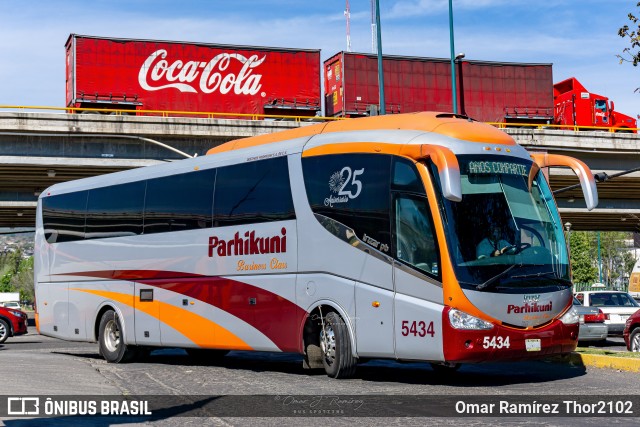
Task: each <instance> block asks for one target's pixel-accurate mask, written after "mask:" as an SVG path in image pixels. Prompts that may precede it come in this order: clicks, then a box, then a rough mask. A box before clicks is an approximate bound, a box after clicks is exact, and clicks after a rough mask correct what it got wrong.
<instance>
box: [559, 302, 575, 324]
mask: <svg viewBox="0 0 640 427" xmlns="http://www.w3.org/2000/svg"><path fill="white" fill-rule="evenodd" d="M560 321H561V322H562V323H564V324H565V325H575V324H576V323H578V322H579V321H580V316H579V315H578V310H576V308H575V307H573V306H572V307H571V308H570V309H569V311H567V312H566V313H565V314H563V315H562V317H561V318H560Z"/></svg>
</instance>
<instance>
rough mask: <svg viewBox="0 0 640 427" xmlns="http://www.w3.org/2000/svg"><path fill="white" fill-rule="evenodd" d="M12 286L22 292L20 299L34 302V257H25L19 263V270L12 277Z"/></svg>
mask: <svg viewBox="0 0 640 427" xmlns="http://www.w3.org/2000/svg"><path fill="white" fill-rule="evenodd" d="M10 283H11V286H12V287H13V289H14V292H15V291H18V292H20V301H27V302H29V303H31V302H33V300H34V297H35V288H34V285H33V257H29V258H26V259H25V258H23V259H21V260H20V263H19V265H18V271H17V272H16V274H14V275H13V276H12V277H11V282H10Z"/></svg>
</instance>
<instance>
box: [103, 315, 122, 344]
mask: <svg viewBox="0 0 640 427" xmlns="http://www.w3.org/2000/svg"><path fill="white" fill-rule="evenodd" d="M104 332H105V333H104V345H105V347H107V350H109V351H110V352H114V351H117V350H118V347H119V346H120V329H119V328H118V322H116V321H115V320H109V322H108V323H107V325H106V326H105V328H104Z"/></svg>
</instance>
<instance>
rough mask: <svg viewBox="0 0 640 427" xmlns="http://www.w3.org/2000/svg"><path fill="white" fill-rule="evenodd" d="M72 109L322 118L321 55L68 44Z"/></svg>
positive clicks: (131, 43)
mask: <svg viewBox="0 0 640 427" xmlns="http://www.w3.org/2000/svg"><path fill="white" fill-rule="evenodd" d="M66 59H67V67H66V73H67V74H66V75H67V82H66V86H67V87H66V102H67V106H68V107H76V108H80V109H82V108H112V109H130V110H141V109H143V110H162V111H168V110H171V111H188V112H196V111H202V112H222V113H241V114H280V115H304V116H313V115H315V114H316V112H318V111H320V50H317V49H286V48H270V47H253V46H230V45H214V44H203V43H187V42H171V41H156V40H132V39H117V38H102V37H93V36H82V35H76V34H71V35H70V36H69V39H68V40H67V43H66Z"/></svg>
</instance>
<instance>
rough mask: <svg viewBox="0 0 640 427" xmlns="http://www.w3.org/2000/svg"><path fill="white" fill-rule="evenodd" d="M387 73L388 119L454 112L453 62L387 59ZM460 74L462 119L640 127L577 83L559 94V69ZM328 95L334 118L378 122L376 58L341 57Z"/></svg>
mask: <svg viewBox="0 0 640 427" xmlns="http://www.w3.org/2000/svg"><path fill="white" fill-rule="evenodd" d="M383 70H384V86H385V110H386V112H387V114H390V113H391V114H393V113H400V112H404V113H408V112H413V111H425V110H431V111H453V105H452V102H451V101H452V98H451V94H452V90H451V62H450V60H449V59H441V58H419V57H407V56H391V55H385V56H384V57H383ZM455 70H456V86H457V91H456V93H457V97H458V107H459V108H458V112H459V113H460V114H463V115H467V116H469V117H473V118H474V119H476V120H480V121H485V122H497V123H511V124H550V125H553V124H559V125H577V126H602V127H610V126H617V127H620V128H621V130H623V131H624V130H625V128H636V126H637V125H636V121H635V119H633V118H631V117H629V116H625V115H623V114H620V113H617V112H614V111H613V103H612V102H611V103H607V98H605V97H602V96H599V95H595V94H589V93H588V92H587V91H586V90H585V89H584V87H582V85H580V84H579V83H578V82H577V80H575V79H574V78H572V79H568V80H565V81H564V82H560V83H558V84H557V85H555V87H554V84H553V73H552V64H530V63H513V62H490V61H468V60H465V61H457V62H456V64H455ZM324 95H325V109H326V110H325V112H326V115H327V116H336V117H357V116H365V115H370V114H375V112H376V111H377V110H378V107H379V105H378V104H379V91H378V64H377V56H375V55H371V54H362V53H352V52H339V53H337V54H336V55H334V56H332V57H331V58H329V59H327V60H326V61H325V62H324ZM571 99H573V100H574V104H573V107H571V108H570V106H569V104H570V102H569V101H570V100H571ZM568 100H569V101H568ZM589 103H591V104H589ZM558 104H560V105H561V106H562V107H561V108H559V107H558ZM603 104H604V105H605V107H603V106H602V105H603ZM602 108H604V110H602Z"/></svg>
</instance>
